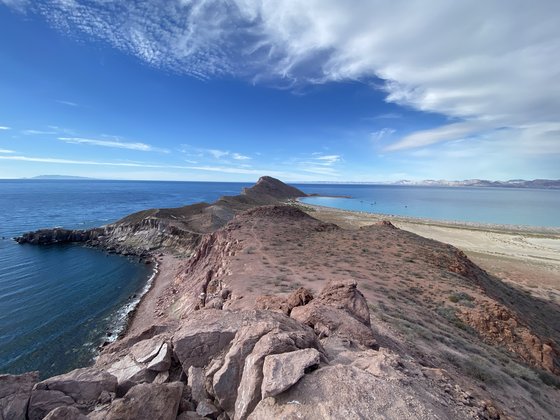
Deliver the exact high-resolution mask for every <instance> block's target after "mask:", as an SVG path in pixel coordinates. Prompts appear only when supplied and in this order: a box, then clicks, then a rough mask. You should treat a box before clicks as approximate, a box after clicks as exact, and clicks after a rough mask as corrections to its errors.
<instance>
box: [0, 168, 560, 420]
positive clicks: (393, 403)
mask: <svg viewBox="0 0 560 420" xmlns="http://www.w3.org/2000/svg"><path fill="white" fill-rule="evenodd" d="M275 181H276V180H275ZM277 182H279V181H277ZM277 182H274V183H272V185H273V186H274V188H272V187H271V183H270V181H269V180H267V179H266V178H265V179H264V181H263V182H262V183H261V185H260V187H259V189H260V192H259V194H257V195H256V196H255V197H251V195H252V192H251V191H255V190H252V189H249V190H250V191H249V193H247V191H246V192H245V194H243V195H241V196H236V197H239V198H236V197H225V198H223V199H221V200H223V201H221V203H222V204H219V205H217V207H216V208H215V209H214V210H213V211H217V210H216V209H217V208H219V209H221V210H223V208H224V206H225V204H224V203H227V206H229V207H227V208H229V209H232V208H234V207H235V206H238V207H235V211H233V210H232V212H234V213H235V215H234V216H232V218H231V219H230V220H229V222H227V223H223V224H222V225H221V227H220V228H219V229H215V230H212V229H210V227H208V231H206V232H205V233H197V235H198V239H197V242H196V245H194V246H193V247H192V250H190V251H189V252H188V255H189V258H188V259H185V263H184V265H183V267H182V268H181V270H180V272H179V273H178V274H177V276H176V277H175V279H174V281H173V282H172V284H171V285H170V286H169V287H168V288H167V289H166V291H165V293H164V295H163V296H160V299H159V302H160V305H159V307H158V314H159V320H160V321H159V322H158V323H157V324H156V325H153V326H149V328H147V329H146V330H145V331H143V332H142V333H140V334H136V335H129V336H127V337H125V338H124V339H121V340H118V341H116V342H115V343H113V344H111V345H109V346H107V347H105V348H104V349H103V351H102V353H101V355H100V356H99V358H98V360H97V361H96V363H95V365H94V366H91V367H87V368H83V369H78V370H75V371H72V372H69V373H66V374H63V375H59V376H56V377H53V378H48V379H45V380H43V381H39V379H38V376H37V374H34V373H30V374H26V375H21V376H12V375H0V419H3V418H22V419H27V418H29V419H41V418H48V419H86V418H94V419H143V418H146V419H148V418H149V419H153V418H162V419H175V418H177V419H200V418H212V419H221V420H225V419H245V418H250V419H269V418H304V419H311V418H341V417H343V418H379V417H384V418H441V419H443V418H445V419H447V418H473V419H474V418H476V419H500V418H554V417H555V413H556V412H557V409H558V404H557V401H559V400H560V399H558V397H559V396H560V395H559V394H560V393H559V392H558V390H557V389H555V388H554V383H555V381H554V378H555V377H556V375H557V374H558V367H559V357H558V351H557V344H556V343H558V342H559V337H560V326H559V323H558V320H559V319H560V311H559V310H558V308H557V307H554V306H551V305H549V306H544V305H543V304H542V302H540V301H537V300H535V299H533V298H530V297H527V296H525V295H523V294H520V293H519V292H517V291H515V290H513V289H511V288H508V287H507V286H505V285H503V283H502V282H500V280H499V279H495V278H492V277H491V276H489V275H488V274H487V273H486V272H484V270H482V269H480V268H479V267H477V266H476V265H475V264H473V263H472V262H471V261H470V260H469V259H468V258H467V257H466V256H465V255H464V254H463V253H462V252H461V251H459V250H457V249H455V248H453V247H451V246H449V245H445V244H441V243H439V242H435V241H432V240H427V239H425V238H422V237H419V236H417V235H414V234H411V233H409V232H406V231H402V230H400V229H397V228H395V227H394V226H393V225H392V224H391V223H390V222H383V223H380V224H378V225H373V226H368V227H365V228H362V229H359V230H354V231H352V230H346V229H342V228H340V227H339V226H337V225H334V224H332V223H325V222H322V221H320V220H317V219H315V218H313V217H311V216H310V215H309V214H307V213H305V212H304V211H302V210H301V209H300V208H299V207H297V206H287V205H279V203H278V201H277V200H278V198H275V196H279V197H284V195H285V194H286V190H284V189H280V192H278V190H277V188H276V187H281V185H279V184H277ZM263 187H264V188H263ZM257 191H258V190H257ZM264 192H266V194H265V193H264ZM288 194H293V191H291V190H290V192H289V193H288ZM218 202H220V200H219V201H218ZM218 202H217V203H218ZM256 202H259V203H260V205H258V206H255V205H254V204H255V203H256ZM249 203H253V204H251V205H250V207H249V209H247V208H245V209H242V207H243V206H249ZM206 208H207V207H206V205H201V206H200V207H198V209H199V210H201V213H200V214H202V213H204V209H206ZM191 210H192V209H191ZM221 210H220V211H221ZM150 212H152V211H147V213H144V212H140V213H138V214H136V215H132V216H129V217H128V218H125V219H123V221H125V220H126V222H125V223H136V222H138V221H142V220H146V218H147V217H151V216H149V215H152V216H153V213H150ZM166 212H167V210H165V211H164V210H162V213H161V214H160V216H161V217H168V216H167V215H169V214H170V213H166ZM191 214H192V213H191ZM220 214H222V213H220ZM311 214H312V213H311ZM204 220H206V221H208V220H210V219H207V218H206V219H204ZM220 220H224V219H220ZM220 223H222V222H220ZM201 232H202V230H201ZM163 236H165V234H163ZM53 237H56V235H53ZM178 238H181V234H178ZM187 241H190V239H187ZM47 243H48V241H47ZM156 249H157V248H156ZM159 249H169V248H166V246H163V245H162V247H161V248H159ZM189 249H190V248H189ZM539 307H540V309H537V308H539ZM505 373H507V375H505ZM537 375H541V376H539V377H540V378H542V379H539V377H537ZM547 375H548V376H547ZM512 396H515V398H513V397H512ZM555 401H556V402H555Z"/></svg>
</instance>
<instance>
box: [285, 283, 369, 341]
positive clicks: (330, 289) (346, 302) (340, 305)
mask: <svg viewBox="0 0 560 420" xmlns="http://www.w3.org/2000/svg"><path fill="white" fill-rule="evenodd" d="M290 316H291V317H292V318H294V319H296V320H298V321H299V322H301V323H303V324H306V325H309V326H310V327H312V328H313V329H314V330H315V333H316V334H317V335H318V336H319V338H321V339H323V338H326V337H336V338H339V339H341V340H343V341H345V342H346V343H347V345H348V347H358V348H362V349H363V348H373V349H376V348H378V346H377V342H376V340H375V337H374V335H373V331H372V330H371V326H370V317H369V308H368V305H367V301H366V299H365V298H364V296H363V295H362V294H361V293H360V291H359V290H358V289H357V288H356V282H355V281H353V280H348V281H331V282H329V283H328V284H327V286H326V287H325V289H324V290H323V291H322V292H321V294H320V295H319V297H317V298H315V299H313V300H312V301H311V302H310V303H308V304H307V305H304V306H298V307H295V308H293V309H292V311H291V313H290Z"/></svg>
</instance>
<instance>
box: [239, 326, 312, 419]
mask: <svg viewBox="0 0 560 420" xmlns="http://www.w3.org/2000/svg"><path fill="white" fill-rule="evenodd" d="M317 347H320V346H319V344H318V342H317V338H316V337H315V334H313V333H312V332H310V331H307V330H304V329H303V328H300V329H299V330H292V331H287V332H277V331H271V332H269V333H268V334H266V335H264V336H263V337H262V338H261V339H260V340H259V341H258V342H257V344H255V347H254V348H253V351H252V352H251V354H250V355H249V356H248V357H247V358H246V359H245V364H244V367H243V374H242V375H241V381H240V383H239V387H238V389H237V399H236V401H235V418H236V419H245V418H247V416H248V415H249V414H250V413H251V412H252V411H253V409H254V408H255V407H256V405H257V404H258V403H259V401H260V400H261V387H262V383H263V365H264V360H265V358H266V357H267V356H269V355H271V354H278V353H286V352H290V351H295V350H299V349H306V348H317Z"/></svg>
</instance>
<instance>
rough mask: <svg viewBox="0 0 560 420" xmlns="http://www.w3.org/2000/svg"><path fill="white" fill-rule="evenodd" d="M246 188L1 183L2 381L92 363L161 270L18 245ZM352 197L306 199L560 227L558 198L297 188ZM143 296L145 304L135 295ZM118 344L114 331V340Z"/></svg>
mask: <svg viewBox="0 0 560 420" xmlns="http://www.w3.org/2000/svg"><path fill="white" fill-rule="evenodd" d="M249 185H250V184H244V183H203V182H135V181H93V180H91V181H90V180H87V181H47V180H41V181H34V180H18V181H8V180H0V373H8V372H9V373H19V372H24V371H28V370H40V371H41V372H42V375H43V376H47V375H54V374H58V373H62V372H65V371H68V370H71V369H73V368H76V367H80V366H83V365H86V364H88V363H89V362H91V361H92V360H93V357H94V356H95V354H96V349H97V347H98V346H99V345H100V344H101V343H102V342H103V341H105V340H107V339H108V336H107V334H108V332H114V331H115V330H118V328H119V327H122V326H123V320H124V314H125V313H126V311H127V309H129V306H130V304H131V303H133V302H134V301H135V300H137V297H138V295H139V293H141V292H142V290H143V289H144V287H145V286H146V282H147V279H148V278H149V277H150V275H151V273H152V269H151V268H149V267H146V266H145V265H143V264H139V263H138V262H137V261H134V260H130V259H127V258H125V257H121V256H116V255H106V254H105V253H103V252H101V251H98V250H93V249H88V248H83V247H81V246H48V247H35V246H29V245H23V246H21V245H18V244H16V243H15V242H14V241H12V240H11V238H12V237H13V236H16V235H19V234H21V233H23V232H26V231H29V230H35V229H39V228H44V227H54V226H63V227H67V228H86V227H92V226H99V225H102V224H106V223H110V222H113V221H115V220H118V219H119V218H121V217H123V216H126V215H127V214H130V213H132V212H134V211H138V210H144V209H147V208H153V207H177V206H182V205H186V204H191V203H195V202H200V201H207V202H211V201H214V200H216V199H218V198H219V197H220V196H221V195H236V194H238V193H239V192H240V191H241V189H242V188H243V187H246V186H249ZM296 186H298V187H299V188H301V189H302V190H304V191H305V192H308V193H319V194H323V195H349V196H351V197H353V198H351V199H341V198H327V197H312V198H307V199H305V200H304V201H307V202H311V203H315V204H320V205H326V206H333V207H338V208H343V209H348V210H359V211H372V212H376V213H386V214H396V215H403V216H415V217H427V218H432V219H442V220H460V221H472V222H483V223H499V224H521V225H533V226H560V221H559V217H558V214H559V212H558V209H559V208H560V191H558V190H505V189H496V188H487V189H482V188H478V189H472V188H455V189H450V188H415V187H390V186H371V185H326V184H320V185H311V184H306V185H296ZM135 295H136V297H135ZM112 334H113V336H114V333H112Z"/></svg>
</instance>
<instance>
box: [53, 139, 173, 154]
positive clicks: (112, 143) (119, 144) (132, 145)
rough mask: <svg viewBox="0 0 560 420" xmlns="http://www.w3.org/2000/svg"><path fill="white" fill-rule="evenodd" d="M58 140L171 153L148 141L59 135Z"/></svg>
mask: <svg viewBox="0 0 560 420" xmlns="http://www.w3.org/2000/svg"><path fill="white" fill-rule="evenodd" d="M58 140H61V141H63V142H65V143H72V144H87V145H90V146H101V147H112V148H117V149H128V150H138V151H141V152H160V153H169V151H168V150H166V149H161V148H159V147H154V146H151V145H149V144H146V143H139V142H134V143H129V142H123V141H116V140H99V139H85V138H81V137H59V138H58Z"/></svg>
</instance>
